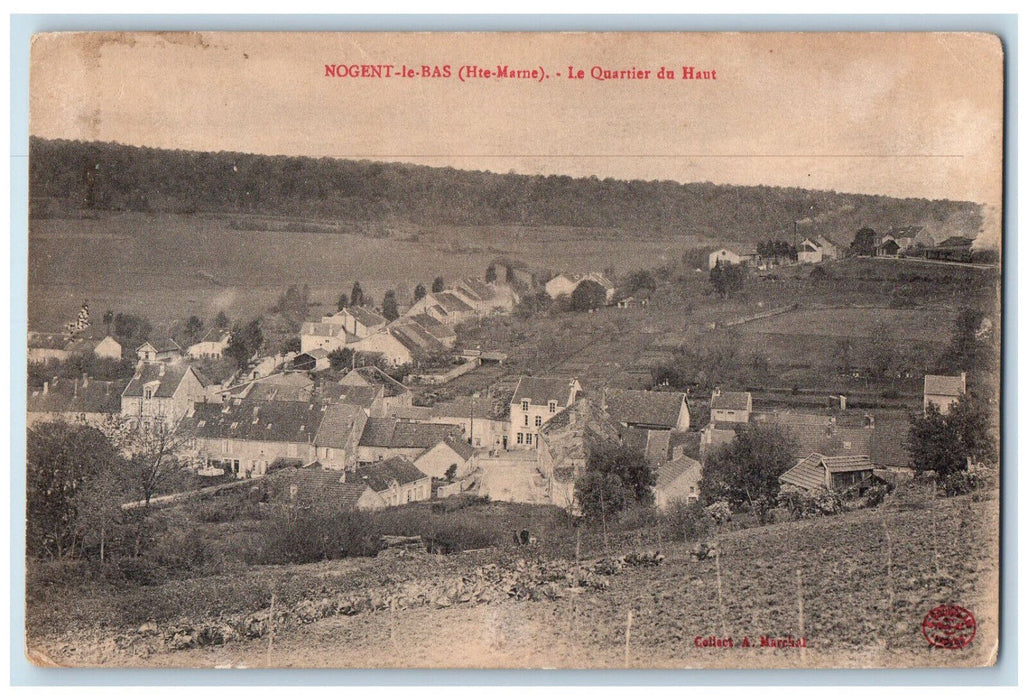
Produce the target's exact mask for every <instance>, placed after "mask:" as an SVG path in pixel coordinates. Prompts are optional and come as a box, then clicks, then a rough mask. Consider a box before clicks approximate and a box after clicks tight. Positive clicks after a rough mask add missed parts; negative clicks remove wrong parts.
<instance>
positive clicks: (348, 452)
mask: <svg viewBox="0 0 1028 700" xmlns="http://www.w3.org/2000/svg"><path fill="white" fill-rule="evenodd" d="M367 422H368V414H367V413H365V412H364V409H363V408H361V407H360V406H353V405H350V404H345V403H336V404H329V405H327V406H326V405H324V404H323V410H322V415H321V423H320V425H319V426H318V430H317V432H316V433H315V435H314V447H315V452H316V455H315V457H316V459H317V460H318V462H320V463H321V465H322V466H323V467H325V468H327V469H353V468H355V467H356V466H357V452H358V450H357V446H358V444H359V443H360V439H361V435H363V433H364V426H365V425H366V424H367Z"/></svg>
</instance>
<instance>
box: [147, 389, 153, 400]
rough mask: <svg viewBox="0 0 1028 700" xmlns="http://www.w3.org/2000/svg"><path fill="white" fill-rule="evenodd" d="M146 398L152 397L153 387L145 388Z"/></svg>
mask: <svg viewBox="0 0 1028 700" xmlns="http://www.w3.org/2000/svg"><path fill="white" fill-rule="evenodd" d="M146 398H148V399H152V398H153V389H147V390H146Z"/></svg>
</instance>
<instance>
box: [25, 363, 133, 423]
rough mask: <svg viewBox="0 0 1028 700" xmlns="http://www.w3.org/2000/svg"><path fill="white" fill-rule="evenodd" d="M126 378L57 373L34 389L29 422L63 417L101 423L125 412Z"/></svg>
mask: <svg viewBox="0 0 1028 700" xmlns="http://www.w3.org/2000/svg"><path fill="white" fill-rule="evenodd" d="M125 385H126V382H125V381H124V380H119V381H102V380H98V379H91V378H90V377H88V376H85V375H83V376H82V377H81V378H78V377H76V378H74V379H64V378H58V377H54V378H53V379H52V380H49V381H46V382H43V387H42V388H41V389H30V390H29V392H28V397H27V398H28V401H27V405H26V416H25V424H26V426H28V427H30V428H31V427H32V426H33V425H34V424H36V423H41V422H45V421H53V420H63V421H66V422H68V423H82V424H84V425H91V426H93V427H99V426H101V425H103V424H105V423H106V422H107V421H108V420H109V419H110V418H111V417H112V416H116V415H118V414H119V413H120V412H121V392H122V391H124V389H125Z"/></svg>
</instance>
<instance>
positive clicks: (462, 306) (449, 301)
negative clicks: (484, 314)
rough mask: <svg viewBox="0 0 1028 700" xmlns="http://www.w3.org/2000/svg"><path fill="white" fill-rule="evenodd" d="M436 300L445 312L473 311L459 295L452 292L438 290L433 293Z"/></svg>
mask: <svg viewBox="0 0 1028 700" xmlns="http://www.w3.org/2000/svg"><path fill="white" fill-rule="evenodd" d="M435 299H436V301H437V302H438V303H439V305H440V306H442V307H443V308H444V309H446V312H447V313H451V314H452V313H467V312H469V311H474V309H473V308H471V307H470V306H468V305H467V304H466V303H464V302H463V301H462V300H461V298H460V297H458V296H457V295H456V294H453V293H452V292H439V293H438V294H436V295H435Z"/></svg>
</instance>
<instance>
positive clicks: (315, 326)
mask: <svg viewBox="0 0 1028 700" xmlns="http://www.w3.org/2000/svg"><path fill="white" fill-rule="evenodd" d="M344 333H346V331H345V330H344V329H343V327H342V326H339V325H336V324H334V323H316V322H314V321H305V322H304V324H303V325H302V326H300V334H301V335H319V336H326V337H329V338H337V337H339V336H341V335H343V334H344Z"/></svg>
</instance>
